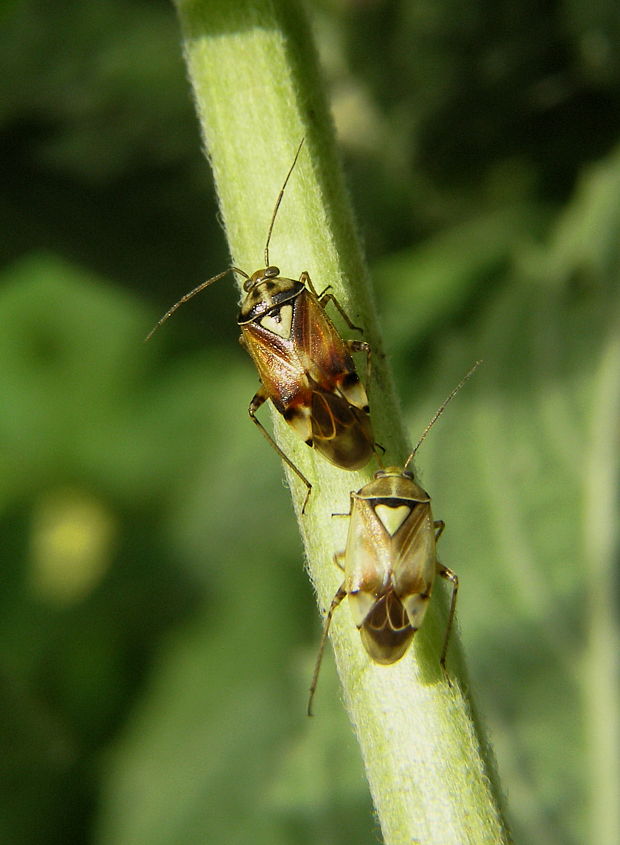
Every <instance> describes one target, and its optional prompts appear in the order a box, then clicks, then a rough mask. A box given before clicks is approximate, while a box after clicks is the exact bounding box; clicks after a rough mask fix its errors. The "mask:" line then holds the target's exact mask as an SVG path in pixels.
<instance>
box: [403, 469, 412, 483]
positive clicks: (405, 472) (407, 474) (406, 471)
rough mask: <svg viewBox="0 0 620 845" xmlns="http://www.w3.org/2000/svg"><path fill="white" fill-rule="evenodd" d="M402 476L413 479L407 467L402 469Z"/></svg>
mask: <svg viewBox="0 0 620 845" xmlns="http://www.w3.org/2000/svg"><path fill="white" fill-rule="evenodd" d="M403 478H410V479H411V480H412V481H413V473H412V472H410V471H409V470H408V469H404V470H403Z"/></svg>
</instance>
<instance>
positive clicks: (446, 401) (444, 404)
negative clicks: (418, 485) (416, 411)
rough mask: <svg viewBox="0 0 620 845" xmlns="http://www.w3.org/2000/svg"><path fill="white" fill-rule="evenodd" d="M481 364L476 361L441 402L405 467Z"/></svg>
mask: <svg viewBox="0 0 620 845" xmlns="http://www.w3.org/2000/svg"><path fill="white" fill-rule="evenodd" d="M480 364H482V361H476V363H475V364H474V366H473V367H472V368H471V369H470V370H469V372H468V373H466V374H465V375H464V376H463V378H462V379H461V380H460V382H459V383H458V384H457V386H456V387H455V388H454V390H453V391H452V393H450V395H449V396H446V398H445V399H444V400H443V402H442V403H441V405H440V406H439V408H437V410H436V411H435V413H434V414H433V418H432V419H431V421H430V422H429V424H428V425H427V426H426V428H425V429H424V431H423V432H422V435H421V436H420V439H419V440H418V442H417V443H416V445H415V448H414V450H413V451H412V453H411V454H410V455H409V457H408V458H407V460H406V461H405V463H404V464H403V469H407V467H408V466H409V464H410V463H411V461H412V460H413V459H414V457H415V455H416V452H417V451H418V449H419V448H420V446H421V445H422V443H423V442H424V440H426V435H427V434H428V433H429V431H430V430H431V428H432V427H433V426H434V425H435V423H436V422H437V420H438V419H439V417H440V416H441V415H442V414H443V412H444V411H445V410H446V407H447V406H448V404H449V403H450V402H451V401H452V400H453V399H454V397H455V396H456V394H457V393H458V392H459V390H460V389H461V388H462V387H463V385H464V384H465V382H466V381H468V380H469V379H470V378H471V377H472V376H473V374H474V373H475V372H476V370H477V369H478V367H479V366H480Z"/></svg>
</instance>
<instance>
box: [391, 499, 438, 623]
mask: <svg viewBox="0 0 620 845" xmlns="http://www.w3.org/2000/svg"><path fill="white" fill-rule="evenodd" d="M412 505H413V507H412V510H411V512H410V513H409V516H407V518H406V519H405V520H404V521H403V523H402V525H401V526H400V528H399V529H398V531H397V532H396V534H395V535H394V538H393V551H394V559H393V563H392V581H393V584H394V592H395V593H396V595H397V596H398V598H399V599H400V600H401V602H402V603H403V605H404V607H405V609H406V611H407V615H408V617H409V621H410V623H411V625H412V627H413V628H415V629H417V628H419V627H420V625H421V624H422V621H423V619H424V614H425V613H426V608H427V607H428V601H429V599H430V596H431V590H432V588H433V581H434V578H435V569H436V552H435V529H434V527H433V515H432V512H431V506H430V503H429V502H415V503H412Z"/></svg>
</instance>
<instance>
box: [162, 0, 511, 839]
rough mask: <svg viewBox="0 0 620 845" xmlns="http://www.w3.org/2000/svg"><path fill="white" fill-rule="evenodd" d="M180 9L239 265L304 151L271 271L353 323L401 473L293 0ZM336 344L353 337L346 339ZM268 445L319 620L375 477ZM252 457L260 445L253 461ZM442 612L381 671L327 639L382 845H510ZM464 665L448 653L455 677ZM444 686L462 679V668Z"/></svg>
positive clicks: (347, 219)
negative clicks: (287, 494) (333, 303)
mask: <svg viewBox="0 0 620 845" xmlns="http://www.w3.org/2000/svg"><path fill="white" fill-rule="evenodd" d="M176 5H177V8H178V12H179V16H180V19H181V25H182V30H183V35H184V47H185V55H186V60H187V64H188V68H189V75H190V79H191V82H192V86H193V89H194V96H195V100H196V107H197V110H198V114H199V117H200V123H201V128H202V133H203V138H204V141H205V146H206V149H207V153H208V156H209V159H210V162H211V165H212V167H213V171H214V174H215V180H216V185H217V190H218V194H219V200H220V207H221V212H222V217H223V219H224V222H225V226H226V233H227V237H228V241H229V244H230V248H231V252H232V255H233V259H234V263H235V265H236V266H238V267H241V268H242V269H244V270H245V271H246V272H248V273H251V272H252V271H253V270H255V269H257V268H258V267H262V262H263V248H264V243H265V237H266V233H267V228H268V225H269V221H270V217H271V213H272V209H273V205H274V202H275V199H276V196H277V194H278V191H279V189H280V187H281V184H282V181H283V179H284V176H285V175H286V172H287V170H288V168H289V166H290V164H291V162H292V159H293V156H294V153H295V150H296V149H297V146H298V145H299V142H300V140H301V138H302V137H304V136H305V138H306V144H305V146H304V149H303V150H302V154H301V156H300V158H299V162H298V164H297V168H296V170H295V172H294V174H293V176H292V178H291V180H290V182H289V184H288V187H287V191H286V194H285V196H284V199H283V202H282V205H281V207H280V211H279V215H278V219H277V220H276V224H275V228H274V232H273V238H272V241H271V247H270V250H271V262H272V263H275V264H277V266H278V267H280V270H281V274H282V275H283V276H287V277H290V278H298V277H299V275H300V273H301V271H303V270H307V271H308V272H309V273H310V276H311V278H312V279H313V281H314V284H315V286H316V287H317V289H318V290H319V291H320V290H322V289H323V288H324V287H325V286H326V285H328V284H329V285H331V286H332V289H333V292H334V293H335V294H336V296H337V297H338V299H339V300H340V302H341V303H342V305H343V306H344V308H345V309H346V311H347V312H348V314H349V315H350V317H351V319H352V320H353V322H354V323H355V324H356V325H361V326H363V327H364V336H365V338H366V339H367V340H368V341H369V343H370V344H371V346H372V349H373V365H372V367H373V373H372V382H371V384H370V385H369V396H370V403H371V407H372V414H373V425H374V429H375V436H376V437H377V440H378V441H379V442H380V443H381V444H382V445H383V446H385V447H386V450H387V452H386V458H385V461H386V463H388V464H389V463H394V464H400V463H402V461H403V460H404V457H405V456H406V455H407V443H406V441H407V438H406V436H405V434H404V432H403V426H402V422H401V417H400V413H399V408H398V403H397V400H396V396H395V392H394V389H393V384H392V379H391V376H390V374H389V371H388V369H387V367H386V363H385V357H384V355H383V353H382V343H381V338H380V335H379V330H378V322H377V317H376V311H375V308H374V304H373V301H372V296H371V293H370V287H369V283H368V274H367V271H366V268H365V266H364V261H363V258H362V254H361V250H360V247H359V243H358V239H357V235H356V232H355V226H354V224H353V218H352V214H351V209H350V207H349V201H348V198H347V194H346V191H345V189H344V183H343V177H342V173H341V169H340V165H339V163H338V159H337V153H336V148H335V143H334V131H333V126H332V122H331V118H330V116H329V112H328V108H327V105H326V101H325V98H324V94H323V88H322V85H321V82H320V78H319V73H318V69H317V60H316V55H315V51H314V48H313V44H312V40H311V36H310V33H309V31H308V28H307V26H306V23H305V21H304V19H303V17H302V15H301V13H300V11H299V8H298V6H297V4H296V3H295V2H293V0H271V2H270V0H253V2H252V0H235V2H231V0H176ZM217 269H218V268H214V271H215V270H217ZM336 322H337V323H338V324H339V325H340V322H339V320H338V319H336ZM343 334H344V336H345V337H349V336H350V330H348V329H346V330H345V331H344V332H343ZM274 431H275V435H276V439H277V440H278V442H279V444H280V445H281V447H282V448H283V449H284V451H285V452H286V454H287V455H288V456H289V457H290V458H291V459H292V460H293V461H294V462H295V464H296V465H297V466H298V467H299V468H300V469H301V471H302V472H303V473H304V475H306V476H307V477H308V478H309V479H310V480H311V481H312V484H313V491H312V495H311V497H310V500H309V503H308V507H307V509H306V513H305V515H303V516H301V514H300V508H301V505H302V503H303V500H304V497H305V492H306V491H305V488H304V487H303V486H302V485H301V484H300V483H299V480H298V479H297V478H296V477H295V476H294V475H292V474H291V473H290V472H289V484H290V488H291V493H292V495H293V499H294V503H295V507H296V511H297V515H298V519H299V523H300V527H301V533H302V537H303V540H304V543H305V548H306V555H307V561H308V570H309V572H310V575H311V578H312V581H313V583H314V586H315V588H316V591H317V595H318V599H319V603H320V605H321V607H322V608H324V609H325V608H327V607H329V604H330V602H331V599H332V597H333V595H334V593H335V592H336V590H337V588H338V586H339V582H340V580H341V573H340V572H339V571H338V569H337V567H336V566H335V565H334V564H333V557H334V552H335V551H339V549H335V548H334V522H336V520H333V519H332V514H334V513H343V512H345V511H347V510H348V503H349V493H350V491H351V490H353V489H358V488H359V487H361V486H362V485H363V484H365V483H366V482H367V481H368V480H370V478H371V476H372V472H373V469H372V467H368V468H366V469H365V470H364V471H363V472H355V473H350V472H346V471H343V470H340V469H337V468H336V467H333V466H331V465H330V464H328V463H327V462H326V461H325V460H324V459H322V458H321V457H320V456H316V455H315V453H314V452H313V451H312V450H310V449H308V447H307V446H305V445H304V444H303V443H301V441H300V440H299V439H298V438H296V437H295V435H294V434H291V433H290V431H289V429H288V427H287V426H286V425H285V424H284V423H283V422H282V420H281V419H280V418H279V417H277V415H276V418H275V419H274ZM257 440H258V438H257ZM261 448H262V445H261V444H260V443H257V452H258V451H259V449H261ZM342 522H344V520H342ZM276 525H277V522H276V523H275V524H274V528H275V526H276ZM442 600H443V601H442ZM445 611H446V604H445V595H444V594H442V592H441V591H440V589H439V588H438V589H437V595H435V596H434V599H433V602H432V603H431V609H430V610H429V614H428V619H427V621H426V622H425V625H424V627H423V629H422V631H421V632H420V633H419V634H418V635H417V636H416V641H415V642H414V647H413V648H412V649H410V651H409V653H408V654H407V655H406V657H405V658H403V659H402V660H401V661H400V662H399V663H397V664H395V665H393V666H390V667H384V666H378V665H375V664H373V663H372V662H371V661H370V660H369V659H368V658H367V656H366V655H365V652H364V650H363V648H362V646H361V643H360V638H359V634H358V632H357V630H356V628H355V626H354V625H353V624H352V621H351V619H350V617H349V614H348V611H347V609H346V608H342V609H340V610H339V611H338V612H336V614H335V616H334V622H333V625H332V629H331V640H332V644H333V647H334V652H335V655H336V662H337V665H338V671H339V674H340V678H341V681H342V685H343V689H344V697H345V702H346V706H347V709H348V711H349V714H350V718H351V720H352V722H353V725H354V728H355V731H356V733H357V736H358V739H359V742H360V745H361V748H362V754H363V757H364V762H365V765H366V771H367V775H368V780H369V783H370V789H371V792H372V796H373V799H374V802H375V806H376V808H377V813H378V815H379V819H380V822H381V826H382V830H383V835H384V838H385V842H386V843H389V845H400V843H402V845H405V843H407V845H410V843H411V842H416V841H419V842H423V843H424V845H432V843H437V845H451V843H454V845H464V843H472V845H483V843H502V842H506V841H508V835H507V833H506V830H505V827H504V825H503V821H502V818H501V813H500V810H499V809H498V792H499V790H498V788H497V786H496V782H495V773H494V769H493V765H492V761H491V759H490V754H489V751H488V748H487V746H486V745H485V743H484V740H483V739H481V735H480V732H479V729H478V726H477V725H476V723H475V721H474V719H473V718H472V709H471V705H470V702H469V700H468V698H467V696H466V694H465V692H464V691H463V686H464V681H461V684H459V683H457V682H456V681H455V682H454V683H453V685H452V686H450V685H448V684H447V683H446V682H445V681H444V680H443V679H442V676H441V673H440V671H439V666H438V658H439V650H440V647H441V642H442V636H443V628H442V620H443V622H445ZM458 651H459V650H458V646H457V645H456V644H455V643H452V645H451V655H452V660H453V661H454V660H456V662H457V664H459V655H458ZM455 655H456V658H455ZM449 665H450V660H449ZM451 671H452V672H453V676H454V677H455V678H456V677H458V676H459V673H460V677H461V678H464V673H463V672H462V667H461V666H460V665H457V667H455V668H452V667H451ZM317 708H318V709H319V710H320V686H319V695H318V698H317Z"/></svg>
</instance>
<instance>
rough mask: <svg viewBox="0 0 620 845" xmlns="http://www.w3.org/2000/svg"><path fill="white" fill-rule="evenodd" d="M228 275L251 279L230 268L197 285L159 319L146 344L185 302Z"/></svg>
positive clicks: (147, 337) (145, 339)
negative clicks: (236, 274) (233, 274)
mask: <svg viewBox="0 0 620 845" xmlns="http://www.w3.org/2000/svg"><path fill="white" fill-rule="evenodd" d="M227 273H239V275H240V276H243V278H244V279H248V278H249V276H248V274H247V273H244V272H243V270H240V269H239V268H238V267H228V268H227V269H226V270H224V271H223V272H222V273H218V274H217V276H212V277H211V278H210V279H207V281H206V282H201V283H200V284H199V285H197V286H196V287H195V288H194V289H193V290H190V291H189V293H186V294H184V295H183V296H182V297H181V298H180V299H179V301H178V302H175V303H174V305H173V306H172V308H169V309H168V310H167V311H166V313H165V314H164V316H163V317H162V318H161V319H159V320H158V321H157V322H156V323H155V325H154V326H153V328H152V329H151V331H150V332H149V333H148V334H147V336H146V337H145V338H144V342H145V343H146V342H147V341H148V340H150V339H151V338H152V337H153V335H154V334H155V332H156V331H157V329H158V328H159V327H160V326H162V325H163V324H164V323H165V322H166V320H167V319H168V318H169V317H172V315H173V314H174V312H175V311H176V310H177V309H178V308H180V307H181V305H183V303H184V302H187V301H188V300H189V299H191V298H192V297H194V296H196V294H197V293H200V291H203V290H204V289H205V288H208V287H209V285H212V284H213V282H217V281H219V280H220V279H223V278H224V276H225V275H226V274H227Z"/></svg>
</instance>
